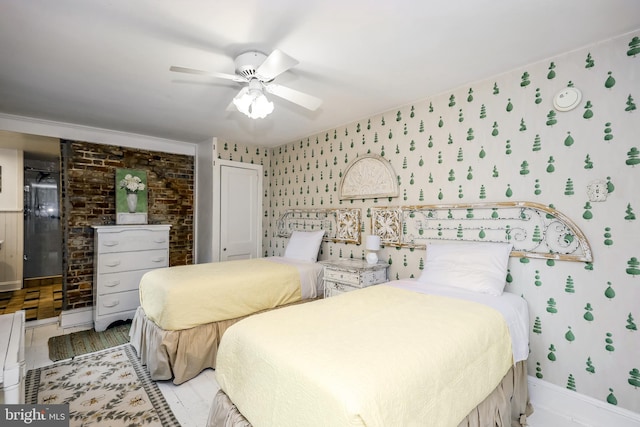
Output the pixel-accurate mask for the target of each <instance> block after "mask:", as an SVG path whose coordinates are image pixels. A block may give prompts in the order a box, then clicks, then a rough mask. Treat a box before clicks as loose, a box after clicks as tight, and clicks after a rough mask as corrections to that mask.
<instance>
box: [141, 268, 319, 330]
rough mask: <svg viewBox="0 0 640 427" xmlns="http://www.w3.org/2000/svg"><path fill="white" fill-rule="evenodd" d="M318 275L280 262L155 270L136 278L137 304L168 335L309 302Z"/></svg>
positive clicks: (310, 269) (313, 271) (317, 280)
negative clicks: (304, 301)
mask: <svg viewBox="0 0 640 427" xmlns="http://www.w3.org/2000/svg"><path fill="white" fill-rule="evenodd" d="M322 271H323V267H322V265H321V264H318V263H315V262H310V261H301V260H296V259H288V258H284V257H269V258H253V259H243V260H235V261H225V262H212V263H204V264H193V265H180V266H174V267H167V268H158V269H155V270H152V271H149V272H147V273H145V274H144V275H143V276H142V279H140V286H139V293H140V305H141V307H142V308H143V309H144V312H145V315H146V317H147V318H149V319H150V320H152V321H153V322H154V323H155V324H156V325H158V326H159V327H160V328H162V329H164V330H166V331H178V330H183V329H190V328H193V327H196V326H199V325H204V324H207V323H212V322H219V321H222V320H229V319H235V318H240V317H244V316H247V315H250V314H254V313H257V312H259V311H263V310H268V309H272V308H275V307H278V306H282V305H286V304H289V303H293V302H296V301H302V300H306V299H313V298H315V297H316V296H317V295H318V286H319V283H320V282H321V279H322Z"/></svg>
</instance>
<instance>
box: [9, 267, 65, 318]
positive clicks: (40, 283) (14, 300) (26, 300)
mask: <svg viewBox="0 0 640 427" xmlns="http://www.w3.org/2000/svg"><path fill="white" fill-rule="evenodd" d="M18 310H24V311H25V319H26V320H27V321H30V320H43V319H50V318H55V317H58V315H59V314H60V312H61V311H62V277H61V276H54V277H42V278H37V279H25V280H24V286H23V288H22V289H18V290H16V291H6V292H0V314H9V313H14V312H16V311H18Z"/></svg>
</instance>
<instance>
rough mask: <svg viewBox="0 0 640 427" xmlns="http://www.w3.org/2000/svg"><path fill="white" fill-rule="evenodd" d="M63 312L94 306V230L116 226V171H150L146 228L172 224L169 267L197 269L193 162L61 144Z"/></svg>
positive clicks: (112, 148) (83, 144) (142, 152)
mask: <svg viewBox="0 0 640 427" xmlns="http://www.w3.org/2000/svg"><path fill="white" fill-rule="evenodd" d="M60 152H61V160H62V168H61V169H62V172H61V176H62V204H63V206H62V221H63V248H64V256H63V279H64V280H63V295H64V296H63V309H64V310H69V309H74V308H80V307H88V306H92V305H93V292H92V288H93V228H91V226H92V225H104V224H115V219H116V213H115V210H116V207H115V199H116V197H115V190H116V187H115V171H116V169H120V168H126V169H142V170H146V171H147V184H148V206H149V208H148V222H149V223H150V224H171V232H170V246H169V248H170V249H169V265H184V264H191V263H193V215H194V214H193V202H194V199H193V198H194V158H193V156H186V155H180V154H171V153H161V152H157V151H148V150H138V149H132V148H124V147H117V146H113V145H104V144H93V143H87V142H76V141H67V140H61V142H60Z"/></svg>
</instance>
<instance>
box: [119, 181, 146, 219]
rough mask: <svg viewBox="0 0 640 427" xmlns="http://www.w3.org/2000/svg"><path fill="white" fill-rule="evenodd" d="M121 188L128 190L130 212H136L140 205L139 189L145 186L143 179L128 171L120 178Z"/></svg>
mask: <svg viewBox="0 0 640 427" xmlns="http://www.w3.org/2000/svg"><path fill="white" fill-rule="evenodd" d="M120 188H121V189H123V190H125V191H126V192H127V207H128V208H129V212H130V213H134V212H135V211H136V207H137V205H138V191H142V190H144V188H145V186H144V183H143V182H142V179H140V177H138V176H135V175H131V174H129V173H128V174H127V175H125V177H124V178H123V179H121V180H120Z"/></svg>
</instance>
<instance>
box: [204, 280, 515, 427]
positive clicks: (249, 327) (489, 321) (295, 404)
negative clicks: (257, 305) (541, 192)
mask: <svg viewBox="0 0 640 427" xmlns="http://www.w3.org/2000/svg"><path fill="white" fill-rule="evenodd" d="M416 285H417V284H416V283H414V282H413V281H394V282H391V283H387V284H383V285H377V286H372V287H368V288H365V289H362V290H358V291H354V292H348V293H345V294H342V295H339V296H335V297H332V298H328V299H324V300H320V301H316V302H313V303H310V304H304V305H302V306H292V307H288V308H284V309H281V310H276V311H271V312H268V313H264V314H260V315H257V316H252V317H250V318H248V319H245V320H243V321H241V322H238V323H237V324H235V325H233V326H232V327H231V328H229V329H228V330H227V332H226V333H225V335H224V337H223V339H222V342H221V345H220V349H219V350H220V351H219V353H218V365H217V366H216V378H217V380H218V383H219V385H220V388H221V390H223V391H224V392H225V393H226V394H227V396H229V398H230V399H231V401H232V402H233V403H234V404H235V405H236V406H237V408H238V410H239V411H240V412H241V413H242V414H243V415H244V416H245V417H246V418H247V419H248V420H249V422H251V424H252V425H254V426H260V425H278V426H279V427H284V426H292V427H294V426H296V427H297V426H300V425H308V426H311V425H314V426H315V425H317V426H319V427H320V426H327V425H335V426H338V425H341V426H355V425H359V426H381V427H382V426H391V425H394V426H395V425H424V422H425V420H430V421H429V425H433V426H443V427H445V426H451V425H457V423H459V422H460V420H462V419H463V418H464V417H465V416H466V415H467V414H468V413H469V411H470V410H471V409H473V408H474V407H475V406H477V405H478V404H479V403H480V402H481V401H482V400H483V399H484V398H485V397H486V396H488V395H489V394H490V393H491V391H492V390H494V388H495V387H496V385H497V384H499V383H500V381H501V380H502V378H503V376H504V375H505V373H506V372H507V371H508V370H509V368H510V366H512V365H513V363H514V362H513V361H514V358H513V356H512V349H513V348H514V346H512V344H511V338H510V331H509V329H510V327H509V326H508V323H509V322H508V321H507V320H506V319H505V318H504V317H503V316H502V311H501V310H500V308H498V309H496V308H494V304H482V303H478V302H475V301H473V300H474V298H472V297H462V298H461V299H462V300H463V301H460V299H458V300H456V299H454V298H451V296H447V295H438V294H437V292H435V293H434V294H430V293H429V292H423V291H424V289H422V288H424V285H423V286H422V287H420V286H416ZM410 288H413V290H412V289H410ZM416 291H418V292H419V293H420V294H425V295H419V294H416ZM491 298H500V299H502V301H505V302H506V301H509V300H512V299H511V297H509V296H508V295H507V296H506V297H505V298H502V297H491ZM516 298H517V297H516ZM466 300H469V301H466ZM481 300H482V298H481ZM512 302H515V304H516V307H515V308H514V309H513V310H510V309H506V312H511V314H509V316H510V317H512V319H517V318H518V317H519V316H518V315H515V313H519V312H520V311H521V309H522V308H524V309H526V304H525V305H524V307H523V306H522V304H521V303H520V301H516V300H513V301H512ZM507 304H508V303H507ZM505 305H506V304H505ZM498 306H502V304H500V303H499V304H498ZM512 314H514V315H513V316H512ZM525 317H526V310H525ZM514 329H517V330H521V328H519V327H516V328H514ZM524 329H525V330H526V327H524ZM516 347H517V348H519V347H520V345H517V346H516Z"/></svg>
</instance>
